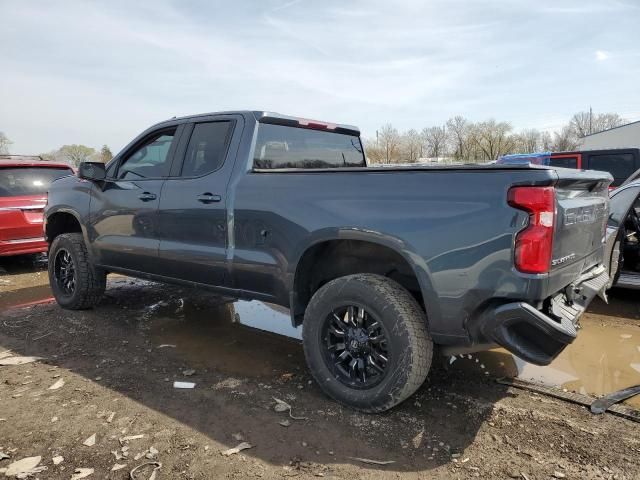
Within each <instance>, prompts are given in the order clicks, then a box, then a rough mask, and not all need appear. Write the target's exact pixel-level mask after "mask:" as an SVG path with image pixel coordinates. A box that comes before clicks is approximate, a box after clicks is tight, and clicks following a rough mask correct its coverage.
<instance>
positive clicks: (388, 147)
mask: <svg viewBox="0 0 640 480" xmlns="http://www.w3.org/2000/svg"><path fill="white" fill-rule="evenodd" d="M378 146H379V148H380V149H382V153H383V158H382V161H383V162H384V163H397V162H398V161H399V160H400V134H399V133H398V130H397V129H395V128H394V127H393V126H392V125H391V124H390V123H387V124H386V125H384V126H383V127H382V128H381V129H380V132H379V134H378Z"/></svg>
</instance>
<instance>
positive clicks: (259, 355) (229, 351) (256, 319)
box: [150, 297, 304, 377]
mask: <svg viewBox="0 0 640 480" xmlns="http://www.w3.org/2000/svg"><path fill="white" fill-rule="evenodd" d="M152 318H153V322H152V326H151V338H152V341H153V342H154V344H155V345H157V346H160V345H165V346H166V345H168V347H164V348H171V349H172V350H175V352H176V353H177V354H178V355H179V356H180V357H181V358H182V359H184V361H185V362H186V363H188V364H189V365H191V366H194V367H198V366H199V367H206V368H212V369H215V370H218V371H222V372H225V373H226V374H229V375H237V376H243V377H264V376H269V377H272V376H274V375H278V374H282V373H296V372H298V371H301V369H302V368H303V366H304V355H303V353H302V347H301V345H300V342H299V341H298V340H297V339H298V338H300V332H299V330H298V329H295V328H293V327H292V326H291V321H290V319H289V316H288V314H286V313H285V312H284V311H283V310H282V309H280V307H277V306H275V305H273V306H272V305H269V304H266V303H263V302H258V301H252V302H247V301H235V302H232V301H229V302H224V301H223V300H221V299H218V300H217V303H216V300H215V297H214V298H213V299H210V301H209V302H206V301H204V302H203V301H202V299H200V300H195V299H184V298H181V299H179V300H178V301H177V302H172V303H171V304H168V305H161V307H160V308H157V309H156V311H155V312H154V313H153V315H152ZM150 319H151V318H150ZM270 332H275V333H270ZM288 337H293V338H288ZM174 346H175V347H174Z"/></svg>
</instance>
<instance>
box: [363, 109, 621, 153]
mask: <svg viewBox="0 0 640 480" xmlns="http://www.w3.org/2000/svg"><path fill="white" fill-rule="evenodd" d="M624 123H626V120H625V119H623V118H622V117H621V116H620V115H618V114H617V113H600V114H593V113H592V112H578V113H576V114H574V115H573V116H572V117H571V119H570V120H569V122H568V123H567V124H566V125H564V126H562V128H560V129H559V130H557V131H555V132H553V133H550V132H547V131H541V130H538V129H535V128H532V129H525V130H521V131H519V132H516V131H514V129H513V126H512V125H511V123H509V122H501V121H496V120H494V119H489V120H485V121H481V122H472V121H470V120H468V119H466V118H465V117H462V116H456V117H452V118H450V119H449V120H447V122H446V123H445V124H444V125H441V126H433V127H425V128H423V129H422V130H421V131H418V130H415V129H410V130H407V131H406V132H402V133H401V132H399V131H398V130H397V129H396V128H395V127H394V126H393V125H392V124H390V123H387V124H386V125H383V126H382V127H381V128H380V129H379V130H378V131H376V137H375V138H367V139H365V140H364V143H365V151H366V153H367V157H368V159H369V161H370V162H371V163H415V162H417V161H419V160H420V159H431V160H438V161H445V162H460V161H464V162H486V161H491V160H497V159H498V157H500V156H502V155H506V154H509V153H532V152H547V151H549V152H562V151H568V150H575V149H576V148H578V146H579V143H580V139H581V138H582V137H584V136H585V135H589V134H591V133H597V132H601V131H602V130H606V129H609V128H613V127H618V126H620V125H623V124H624Z"/></svg>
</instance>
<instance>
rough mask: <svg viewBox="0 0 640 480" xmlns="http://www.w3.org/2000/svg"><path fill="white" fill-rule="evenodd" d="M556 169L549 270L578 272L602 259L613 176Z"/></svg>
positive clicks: (603, 173)
mask: <svg viewBox="0 0 640 480" xmlns="http://www.w3.org/2000/svg"><path fill="white" fill-rule="evenodd" d="M556 173H557V174H558V177H559V179H558V182H557V184H556V203H557V205H556V222H555V232H554V237H553V254H552V257H551V258H552V260H551V273H553V272H554V271H564V272H565V273H566V274H567V275H575V274H578V275H579V274H580V273H582V272H584V271H586V270H588V269H589V268H591V267H593V266H595V265H597V264H600V263H602V261H603V244H604V243H603V242H604V235H605V231H606V225H607V217H608V207H609V193H608V186H609V183H610V182H611V181H612V178H611V175H609V174H608V173H606V172H597V171H576V170H569V169H564V168H559V169H557V170H556ZM562 276H563V277H564V275H562Z"/></svg>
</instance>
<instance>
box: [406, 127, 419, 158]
mask: <svg viewBox="0 0 640 480" xmlns="http://www.w3.org/2000/svg"><path fill="white" fill-rule="evenodd" d="M402 147H403V155H402V157H403V160H405V161H407V162H409V163H415V162H417V161H418V159H419V158H420V156H421V155H422V138H421V137H420V134H419V133H418V132H417V131H416V130H414V129H411V130H408V131H407V132H405V133H404V135H402Z"/></svg>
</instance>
